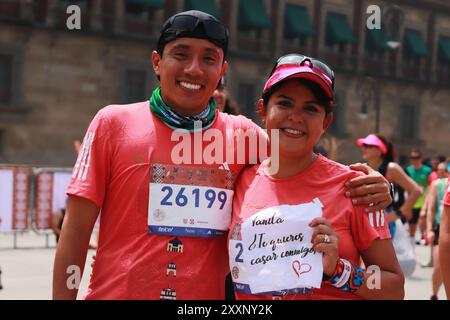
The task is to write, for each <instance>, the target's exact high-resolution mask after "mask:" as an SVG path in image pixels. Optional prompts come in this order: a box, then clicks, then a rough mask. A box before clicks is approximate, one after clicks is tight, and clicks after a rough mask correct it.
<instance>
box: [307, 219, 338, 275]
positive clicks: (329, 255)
mask: <svg viewBox="0 0 450 320" xmlns="http://www.w3.org/2000/svg"><path fill="white" fill-rule="evenodd" d="M309 226H310V227H311V228H314V232H313V235H312V238H311V243H312V244H313V247H312V249H313V250H314V251H316V252H321V253H323V258H322V261H323V273H324V274H325V275H327V276H332V275H333V273H334V271H335V270H336V266H337V263H338V260H339V249H338V248H339V246H338V244H339V236H338V235H337V234H336V232H335V231H334V229H333V227H332V226H331V223H330V221H328V219H326V218H324V217H320V218H315V219H313V220H312V221H311V223H310V224H309Z"/></svg>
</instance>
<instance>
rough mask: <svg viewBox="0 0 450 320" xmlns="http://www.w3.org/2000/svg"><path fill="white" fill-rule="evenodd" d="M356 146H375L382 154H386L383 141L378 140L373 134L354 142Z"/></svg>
mask: <svg viewBox="0 0 450 320" xmlns="http://www.w3.org/2000/svg"><path fill="white" fill-rule="evenodd" d="M356 144H357V145H358V146H360V147H362V146H364V145H368V146H375V147H378V148H380V150H381V152H382V153H383V154H386V153H387V147H386V145H385V144H384V142H383V141H381V139H380V138H378V137H377V136H376V135H374V134H369V135H368V136H367V137H365V138H361V139H358V140H356Z"/></svg>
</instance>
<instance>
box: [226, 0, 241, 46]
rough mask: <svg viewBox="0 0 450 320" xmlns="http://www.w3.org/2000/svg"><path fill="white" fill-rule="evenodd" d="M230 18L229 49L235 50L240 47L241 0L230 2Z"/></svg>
mask: <svg viewBox="0 0 450 320" xmlns="http://www.w3.org/2000/svg"><path fill="white" fill-rule="evenodd" d="M229 8H230V20H229V21H228V22H229V32H230V36H229V37H230V40H231V41H229V42H230V43H229V49H230V50H229V51H235V50H237V48H238V43H239V41H238V18H239V16H238V14H239V0H231V1H230V2H229Z"/></svg>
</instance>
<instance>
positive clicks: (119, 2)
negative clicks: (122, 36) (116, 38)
mask: <svg viewBox="0 0 450 320" xmlns="http://www.w3.org/2000/svg"><path fill="white" fill-rule="evenodd" d="M125 15H126V12H125V0H114V26H113V30H114V33H124V31H125V18H126V17H125Z"/></svg>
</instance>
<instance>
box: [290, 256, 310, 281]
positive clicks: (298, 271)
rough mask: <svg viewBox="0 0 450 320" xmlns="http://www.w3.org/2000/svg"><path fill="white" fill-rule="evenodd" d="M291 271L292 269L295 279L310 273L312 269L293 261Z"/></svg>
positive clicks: (307, 265)
mask: <svg viewBox="0 0 450 320" xmlns="http://www.w3.org/2000/svg"><path fill="white" fill-rule="evenodd" d="M292 269H294V271H295V273H296V274H297V277H300V276H301V275H302V274H304V273H308V272H310V271H311V269H312V267H311V266H310V265H309V264H307V263H303V264H301V263H300V261H298V260H294V261H293V262H292Z"/></svg>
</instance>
